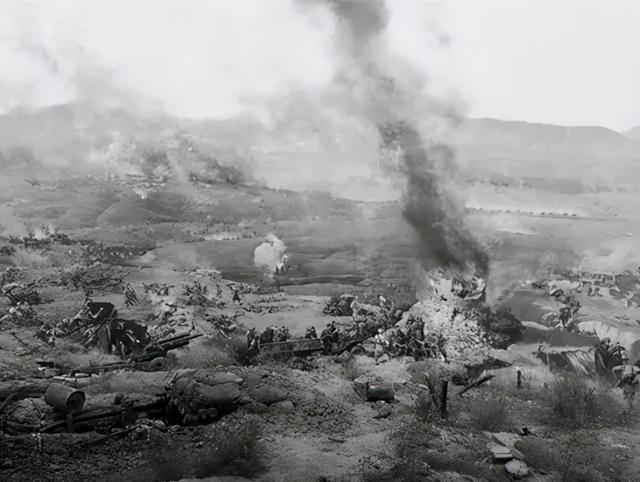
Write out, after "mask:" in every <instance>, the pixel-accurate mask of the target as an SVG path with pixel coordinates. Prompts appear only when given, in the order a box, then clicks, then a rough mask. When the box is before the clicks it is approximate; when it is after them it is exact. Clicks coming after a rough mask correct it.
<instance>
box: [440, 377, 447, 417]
mask: <svg viewBox="0 0 640 482" xmlns="http://www.w3.org/2000/svg"><path fill="white" fill-rule="evenodd" d="M440 382H441V385H440V416H441V417H442V418H447V390H448V388H449V380H447V379H445V378H443V379H442V380H441V381H440Z"/></svg>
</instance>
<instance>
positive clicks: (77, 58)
mask: <svg viewBox="0 0 640 482" xmlns="http://www.w3.org/2000/svg"><path fill="white" fill-rule="evenodd" d="M309 8H310V7H308V6H302V2H300V3H298V4H294V3H293V2H292V1H287V0H281V1H275V0H273V1H253V2H248V1H239V0H233V1H228V2H215V3H209V4H202V3H199V4H166V3H165V4H154V3H151V2H145V3H137V4H135V5H134V6H132V5H131V4H130V3H102V4H96V3H92V4H78V3H75V4H54V3H44V4H12V5H8V4H6V3H5V4H2V5H0V111H6V110H8V109H10V108H12V107H15V106H18V105H48V104H55V103H61V102H66V101H73V100H78V99H80V100H88V99H89V100H96V99H97V100H100V101H104V102H107V103H108V102H111V101H112V102H115V103H120V104H122V103H124V104H126V105H131V106H133V105H135V106H138V107H140V106H143V107H151V108H160V109H163V110H165V111H167V112H169V113H172V114H176V115H182V116H190V117H216V118H224V117H228V116H233V115H236V114H239V113H242V112H244V111H246V110H252V109H256V107H255V106H256V105H258V104H259V103H260V102H259V101H260V99H266V98H269V97H270V96H273V95H281V94H282V93H283V92H286V91H287V90H288V89H291V88H296V89H315V88H320V87H322V86H323V85H326V84H327V83H328V82H330V80H331V78H332V76H333V74H334V72H335V67H336V65H335V59H334V58H333V56H334V55H335V54H334V50H333V49H332V46H331V38H332V32H333V24H332V22H333V19H332V18H331V16H330V15H329V13H328V12H323V11H322V9H314V10H313V12H308V11H307V10H308V9H309ZM390 10H391V13H392V16H391V21H390V24H389V26H388V40H389V45H390V49H391V50H393V51H395V52H397V53H401V54H403V55H405V56H407V57H408V58H410V59H411V60H413V61H414V62H415V63H417V64H419V65H420V66H421V67H422V69H423V70H424V71H425V72H426V73H427V74H428V75H429V77H430V78H431V82H430V83H429V84H428V86H429V87H428V88H429V89H430V90H431V91H432V92H436V93H437V92H441V93H443V94H451V93H455V94H456V95H458V96H460V97H462V99H464V101H465V102H466V105H467V106H468V109H467V113H468V115H470V116H473V117H496V118H501V119H514V120H527V121H533V122H548V123H557V124H566V125H604V126H607V127H610V128H613V129H618V130H624V129H628V128H630V127H633V126H635V125H638V124H640V56H639V55H638V54H637V52H636V50H637V46H638V45H640V28H639V26H640V2H637V1H628V2H615V1H607V2H601V3H590V2H585V1H580V2H566V3H562V2H559V1H541V0H538V1H535V2H523V1H517V0H510V1H508V2H484V1H474V2H456V1H448V2H444V3H426V2H419V1H417V0H416V1H403V0H399V1H392V2H390Z"/></svg>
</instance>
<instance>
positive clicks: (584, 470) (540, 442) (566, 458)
mask: <svg viewBox="0 0 640 482" xmlns="http://www.w3.org/2000/svg"><path fill="white" fill-rule="evenodd" d="M516 448H517V449H518V450H520V451H521V452H522V453H523V454H524V456H525V460H526V461H527V464H529V465H530V466H531V467H534V468H536V469H539V470H543V471H546V472H556V473H558V474H559V475H560V477H561V480H563V481H565V480H566V481H575V482H605V481H613V480H625V478H624V476H623V472H624V470H625V468H626V464H622V463H621V462H620V458H619V457H618V456H619V455H620V453H619V452H620V449H616V448H611V447H607V446H605V445H603V444H602V443H601V442H600V441H599V440H598V439H597V438H596V437H595V436H594V435H593V434H589V433H580V434H578V433H575V432H574V433H572V434H571V435H570V436H569V437H568V438H567V439H566V440H565V441H564V442H562V441H557V440H549V439H542V438H539V437H524V438H522V439H521V440H519V441H518V442H516Z"/></svg>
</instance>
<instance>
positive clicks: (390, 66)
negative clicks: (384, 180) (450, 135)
mask: <svg viewBox="0 0 640 482" xmlns="http://www.w3.org/2000/svg"><path fill="white" fill-rule="evenodd" d="M299 1H300V3H301V4H302V5H311V4H315V5H318V4H319V5H325V6H327V7H328V8H330V10H331V11H332V12H333V14H334V15H335V17H336V20H337V22H336V39H337V41H336V56H337V57H338V59H340V61H341V62H340V64H339V65H340V68H339V70H338V72H337V75H336V77H335V79H334V82H333V84H334V85H333V89H332V91H331V92H332V94H331V95H333V96H334V97H336V99H334V100H335V101H336V102H340V103H341V105H343V106H344V108H345V109H347V110H348V112H347V114H348V115H358V116H360V117H362V118H364V119H365V120H366V121H368V122H370V123H371V124H373V125H374V126H376V127H377V130H378V133H379V136H380V142H379V144H380V145H379V148H380V149H379V150H380V155H381V158H382V159H386V160H387V161H389V160H391V162H386V163H385V165H384V168H385V169H387V170H389V171H392V172H393V173H395V174H396V175H401V176H402V178H403V179H404V182H405V192H404V195H405V197H404V209H403V214H404V217H405V219H406V220H407V221H408V222H409V223H410V224H411V226H413V228H414V229H415V231H416V233H417V234H418V235H419V237H420V241H421V249H420V253H419V257H420V260H421V262H422V264H423V267H424V268H425V269H427V270H428V269H430V268H433V267H436V266H440V267H449V268H452V269H455V270H459V271H469V270H471V271H475V274H479V275H482V276H484V275H485V274H486V272H487V268H488V259H487V255H486V253H485V252H484V250H483V249H482V248H481V246H480V245H479V244H478V243H477V241H476V240H475V239H474V238H473V237H472V236H471V234H470V233H469V231H468V230H467V229H466V228H465V226H464V223H463V213H462V209H460V208H459V207H458V206H457V205H456V203H455V202H454V201H453V199H454V198H453V197H452V196H449V195H448V193H447V192H446V191H445V190H444V188H443V183H442V182H441V178H440V176H439V174H438V167H437V166H441V165H442V164H443V163H449V164H452V163H453V161H454V153H453V150H452V149H451V148H449V147H448V146H446V145H442V144H432V143H430V142H425V139H424V137H423V135H422V133H421V129H420V127H419V126H420V125H422V124H423V121H425V120H435V121H438V119H440V118H441V119H442V120H443V122H445V123H450V121H451V119H452V118H455V117H457V115H456V113H455V108H454V107H453V106H450V105H447V104H446V103H444V102H442V101H440V100H439V99H434V98H431V97H429V96H427V95H426V94H425V92H424V87H425V85H426V76H425V73H424V72H422V71H421V70H420V69H419V68H418V67H417V66H415V65H412V64H411V63H410V62H408V61H407V60H406V59H403V58H399V57H398V56H395V55H392V54H390V53H389V52H388V48H387V44H386V41H385V40H386V39H385V33H386V28H387V24H388V22H389V11H388V9H387V7H386V5H385V3H384V2H383V1H340V0H326V1H321V0H299ZM427 124H429V123H427Z"/></svg>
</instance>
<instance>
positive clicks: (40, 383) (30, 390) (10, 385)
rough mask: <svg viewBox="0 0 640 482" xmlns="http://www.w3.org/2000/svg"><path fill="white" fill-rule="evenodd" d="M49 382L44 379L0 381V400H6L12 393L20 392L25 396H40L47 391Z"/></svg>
mask: <svg viewBox="0 0 640 482" xmlns="http://www.w3.org/2000/svg"><path fill="white" fill-rule="evenodd" d="M48 387H49V382H48V381H46V380H38V379H31V380H11V381H8V382H0V400H6V399H7V397H8V396H9V395H11V394H13V393H20V394H21V395H24V397H23V398H26V397H41V396H42V395H44V394H45V392H46V391H47V388H48Z"/></svg>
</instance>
